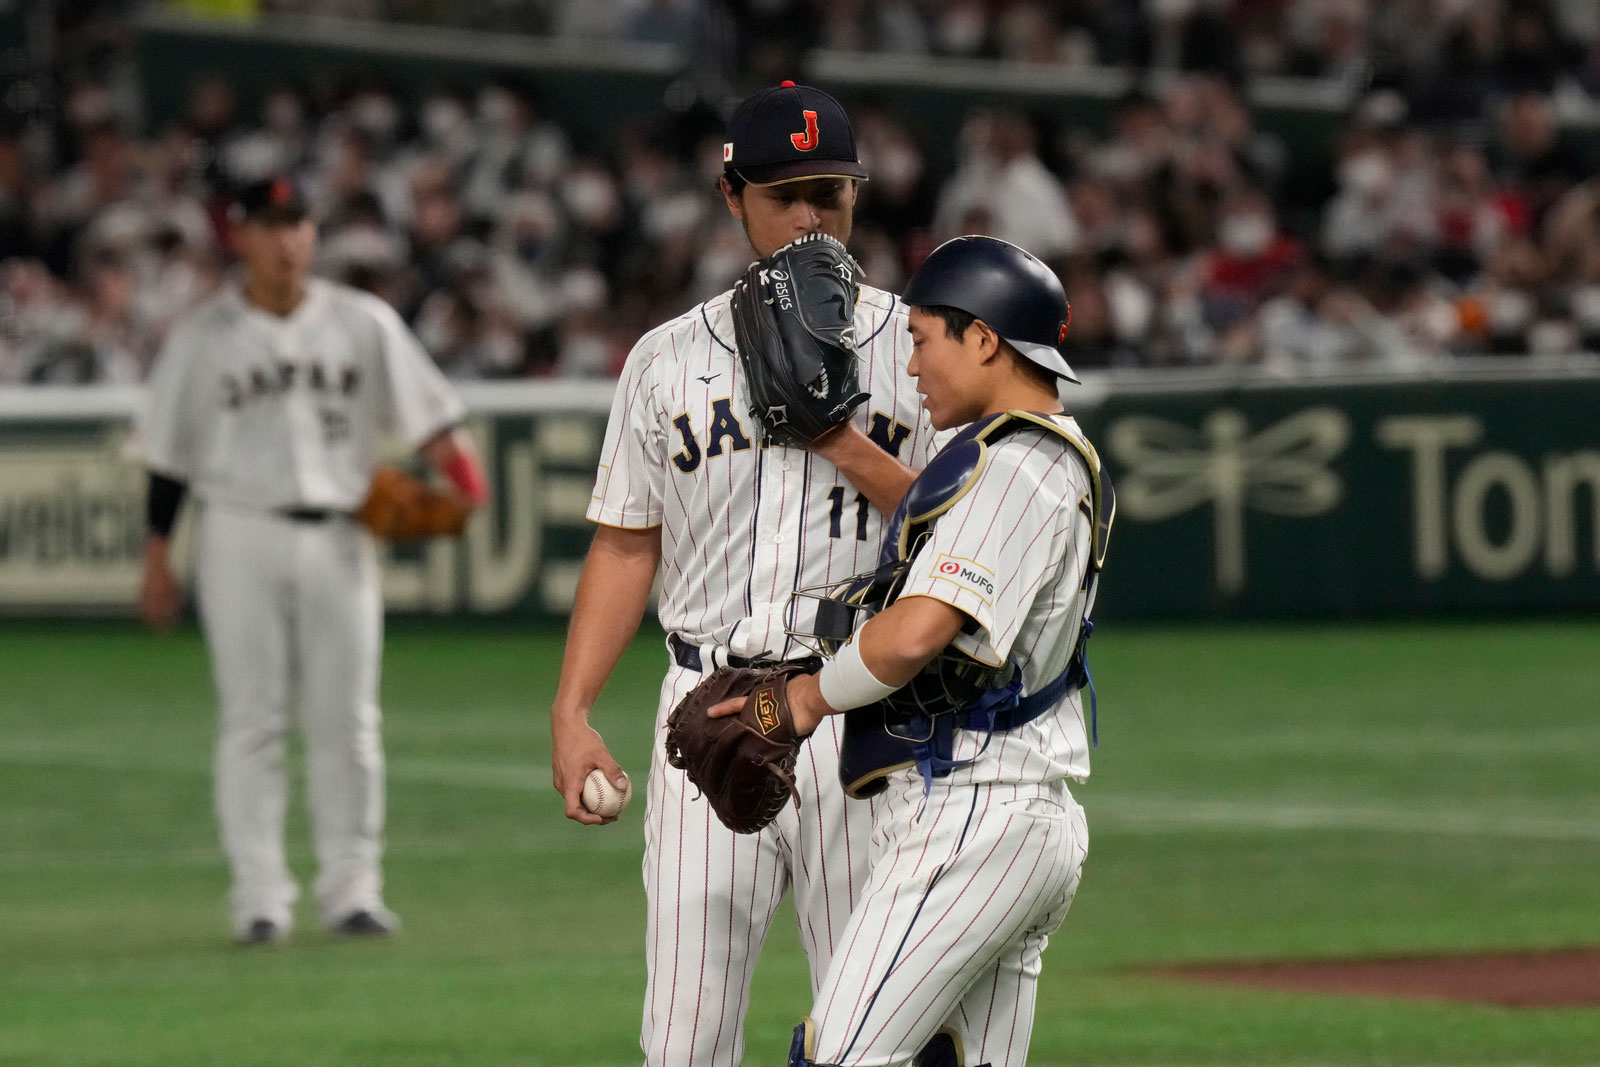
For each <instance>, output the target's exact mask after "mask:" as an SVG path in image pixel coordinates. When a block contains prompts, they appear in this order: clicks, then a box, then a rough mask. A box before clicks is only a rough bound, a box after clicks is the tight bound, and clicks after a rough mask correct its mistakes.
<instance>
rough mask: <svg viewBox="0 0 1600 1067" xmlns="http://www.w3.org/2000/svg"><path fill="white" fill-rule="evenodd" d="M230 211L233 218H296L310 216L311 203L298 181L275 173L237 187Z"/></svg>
mask: <svg viewBox="0 0 1600 1067" xmlns="http://www.w3.org/2000/svg"><path fill="white" fill-rule="evenodd" d="M231 214H232V215H233V218H234V221H235V222H243V221H245V220H247V219H248V220H251V221H254V222H299V221H300V220H302V219H306V218H309V217H310V216H311V205H310V204H309V203H308V202H307V201H306V197H305V191H304V190H302V189H301V188H300V185H299V183H298V182H296V181H295V180H294V179H293V178H291V177H289V176H288V175H286V174H279V175H276V176H274V177H271V178H263V179H262V180H261V181H257V182H251V183H250V184H249V185H247V186H245V187H244V188H243V189H241V190H239V195H238V197H237V198H236V199H235V200H234V202H233V207H232V209H231Z"/></svg>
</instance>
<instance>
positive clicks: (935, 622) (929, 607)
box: [856, 596, 967, 689]
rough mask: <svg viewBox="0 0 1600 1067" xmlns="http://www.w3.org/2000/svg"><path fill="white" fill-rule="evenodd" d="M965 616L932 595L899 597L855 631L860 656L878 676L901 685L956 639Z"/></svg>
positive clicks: (888, 682) (898, 685) (889, 683)
mask: <svg viewBox="0 0 1600 1067" xmlns="http://www.w3.org/2000/svg"><path fill="white" fill-rule="evenodd" d="M966 619H967V617H966V616H965V615H963V614H962V613H961V612H960V611H958V610H956V609H955V608H953V607H951V606H950V605H949V604H946V603H945V602H944V601H942V600H935V599H933V598H932V597H926V596H912V597H905V598H904V599H901V600H897V601H895V602H894V603H893V604H890V605H889V606H888V608H886V609H885V610H884V611H883V612H882V613H881V614H879V615H877V616H875V617H874V618H872V619H870V620H869V621H868V622H867V624H866V625H865V626H863V627H862V628H861V632H860V633H858V634H857V635H856V640H857V641H859V642H860V643H861V659H862V661H863V662H864V663H865V664H866V665H867V668H868V669H869V670H871V671H872V673H873V675H874V676H875V677H877V678H880V679H882V680H883V681H884V682H885V683H886V684H888V685H892V686H894V687H895V688H897V689H898V688H899V687H900V686H902V685H905V684H906V683H907V682H909V681H911V679H913V678H915V677H916V676H917V672H918V671H920V670H922V668H924V667H926V666H927V665H928V663H929V662H930V661H931V660H932V659H933V657H934V656H937V655H938V654H939V653H940V652H943V651H944V650H945V648H946V647H948V646H949V644H950V642H951V641H954V640H955V638H956V635H957V634H959V633H960V632H961V627H962V625H963V624H964V623H965V622H966Z"/></svg>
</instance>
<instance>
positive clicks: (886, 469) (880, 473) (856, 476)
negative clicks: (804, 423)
mask: <svg viewBox="0 0 1600 1067" xmlns="http://www.w3.org/2000/svg"><path fill="white" fill-rule="evenodd" d="M811 447H812V450H813V451H814V452H816V453H817V455H819V456H821V457H822V458H824V459H826V460H828V461H829V462H830V463H832V464H833V465H834V466H835V467H838V468H839V471H840V473H841V474H843V475H844V476H845V478H846V480H848V481H849V482H850V484H851V485H853V486H855V487H856V489H857V490H859V491H860V492H862V493H865V494H866V497H867V499H868V500H869V501H871V502H872V506H873V507H875V508H877V509H878V510H879V511H881V512H883V513H884V514H885V515H888V514H891V513H892V512H893V511H894V509H895V508H896V507H897V506H898V505H899V503H900V498H901V497H903V496H905V495H906V490H907V489H909V488H910V487H911V483H912V481H913V480H914V479H915V478H916V476H917V474H916V472H915V471H913V470H912V469H911V468H910V467H908V466H906V465H905V464H904V463H901V462H900V461H899V460H897V459H895V458H894V457H893V456H891V455H889V453H887V452H885V451H884V450H883V449H881V448H879V447H878V446H877V445H876V444H874V443H873V441H872V439H871V438H870V437H868V436H867V435H866V434H864V433H862V432H861V431H860V430H859V429H858V428H857V427H856V426H855V425H854V424H853V423H846V424H845V425H844V426H841V427H840V428H839V429H837V430H835V431H833V432H832V433H830V434H828V435H827V436H825V437H823V438H821V439H820V440H818V441H817V442H815V443H814V444H813V445H812V446H811Z"/></svg>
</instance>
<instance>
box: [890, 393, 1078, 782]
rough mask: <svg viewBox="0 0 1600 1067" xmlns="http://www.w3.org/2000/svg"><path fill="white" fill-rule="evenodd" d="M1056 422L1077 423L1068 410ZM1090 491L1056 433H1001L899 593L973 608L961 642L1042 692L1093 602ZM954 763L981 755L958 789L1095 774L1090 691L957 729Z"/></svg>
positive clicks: (957, 774)
mask: <svg viewBox="0 0 1600 1067" xmlns="http://www.w3.org/2000/svg"><path fill="white" fill-rule="evenodd" d="M1053 418H1054V421H1056V422H1057V423H1059V424H1061V425H1065V426H1069V427H1071V428H1072V429H1073V430H1074V431H1076V430H1077V424H1076V422H1075V421H1074V420H1073V419H1072V417H1071V416H1068V415H1057V416H1054V417H1053ZM1078 436H1081V433H1079V434H1078ZM1090 494H1091V485H1090V480H1089V471H1088V469H1087V467H1085V465H1084V461H1083V457H1082V456H1081V455H1080V454H1079V453H1078V451H1077V450H1076V449H1074V448H1073V447H1072V446H1071V445H1070V444H1068V443H1067V442H1066V441H1064V440H1062V439H1061V438H1060V437H1059V436H1057V435H1055V434H1053V433H1050V432H1049V431H1046V430H1042V429H1041V430H1032V429H1027V430H1020V431H1017V432H1015V433H1012V434H1010V435H1008V436H1006V437H1004V438H1002V439H1001V440H1000V441H999V442H998V443H996V444H994V445H991V446H990V448H989V458H988V463H987V464H986V465H985V467H984V469H983V471H982V472H981V473H980V474H979V476H978V480H977V482H976V483H975V484H974V485H973V487H972V488H971V489H970V490H968V491H967V493H966V494H965V495H964V496H962V497H961V498H960V499H959V500H957V501H956V502H955V504H954V505H953V506H952V507H951V508H950V510H948V511H946V512H945V513H944V514H943V515H940V516H939V518H938V519H936V520H935V521H934V523H933V527H932V533H931V535H930V536H929V538H928V540H927V541H926V542H924V544H923V545H922V547H921V548H920V549H919V550H918V552H917V555H916V557H915V558H914V559H913V561H912V563H911V568H910V571H909V573H908V576H907V579H906V583H905V586H904V588H903V590H902V591H901V593H900V596H901V597H907V596H930V597H933V598H934V599H936V600H942V601H944V602H945V603H947V604H950V605H952V606H953V607H956V608H958V609H960V610H961V611H963V612H965V613H966V614H967V615H970V616H971V617H972V618H973V619H976V620H977V622H978V624H979V625H980V626H981V627H982V631H981V632H980V633H978V634H975V635H971V636H962V637H959V638H957V640H956V642H955V644H956V646H957V647H958V648H960V649H961V650H962V651H964V652H966V653H968V654H969V655H972V656H975V657H976V658H978V659H980V660H982V661H984V662H986V663H991V664H995V665H999V664H1001V663H1004V662H1005V661H1006V660H1007V659H1013V660H1015V661H1016V662H1017V663H1018V664H1019V665H1020V666H1021V668H1022V681H1023V692H1025V693H1031V692H1034V691H1035V690H1037V689H1040V688H1042V687H1044V686H1045V685H1047V684H1048V683H1049V682H1050V681H1051V680H1052V679H1054V678H1055V677H1056V675H1057V674H1059V673H1060V672H1061V671H1062V670H1063V669H1064V668H1065V667H1066V665H1067V661H1068V659H1069V658H1070V657H1071V655H1072V650H1073V647H1074V645H1075V644H1076V642H1077V640H1078V631H1079V629H1080V628H1081V626H1082V622H1083V617H1084V615H1085V614H1086V613H1087V612H1088V611H1089V609H1090V608H1091V607H1093V604H1092V603H1091V602H1090V601H1091V599H1092V593H1090V592H1086V591H1085V589H1084V585H1085V578H1086V576H1087V574H1088V570H1089V564H1090V559H1091V548H1090V542H1091V539H1092V536H1093V523H1092V520H1091V518H1090V516H1089V511H1090V504H1089V501H1090ZM985 740H988V741H989V744H988V747H987V748H985V747H984V742H985ZM954 758H955V759H958V760H966V759H970V760H973V761H974V762H973V763H972V764H971V765H970V766H967V767H963V768H959V769H957V770H955V771H954V772H952V774H951V778H950V784H951V785H961V784H967V783H976V782H1049V781H1055V780H1058V779H1061V778H1074V779H1076V780H1078V781H1080V782H1081V781H1083V780H1084V779H1086V778H1088V777H1089V743H1088V736H1087V731H1086V729H1085V726H1084V708H1083V698H1082V696H1081V694H1079V693H1076V692H1075V693H1072V694H1070V695H1069V696H1066V697H1064V698H1062V700H1061V702H1060V703H1059V704H1058V705H1057V706H1056V707H1055V708H1054V709H1052V710H1051V711H1048V712H1046V713H1045V714H1043V715H1041V716H1039V717H1038V718H1036V719H1033V720H1031V721H1030V722H1027V723H1024V724H1022V725H1021V726H1019V727H1016V728H1015V729H1013V730H1010V731H1007V732H1005V733H997V734H995V735H994V736H993V738H992V739H987V738H986V737H985V735H984V734H982V733H978V732H971V731H965V730H958V731H957V732H956V741H955V749H954Z"/></svg>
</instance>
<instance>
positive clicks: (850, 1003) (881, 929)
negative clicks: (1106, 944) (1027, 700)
mask: <svg viewBox="0 0 1600 1067" xmlns="http://www.w3.org/2000/svg"><path fill="white" fill-rule="evenodd" d="M921 805H922V781H921V778H920V777H919V776H918V775H917V774H915V773H914V772H909V771H907V772H900V773H899V774H897V775H895V776H894V777H893V778H892V779H891V786H890V791H889V794H888V795H887V796H886V797H885V798H880V801H879V808H878V818H879V821H878V825H877V829H878V835H877V837H876V838H875V841H874V844H875V863H874V867H873V871H872V877H871V880H870V881H869V882H868V885H867V889H866V892H865V895H864V896H863V898H862V900H861V903H860V904H859V905H858V907H857V908H856V911H855V912H854V913H853V914H852V915H851V917H850V925H849V929H848V930H847V931H846V933H845V936H844V940H843V942H842V944H841V947H840V949H839V952H838V954H837V955H836V956H835V957H834V964H833V966H832V967H831V968H830V969H829V971H828V976H827V979H826V980H825V981H824V983H823V988H822V991H821V993H819V994H818V997H817V1001H816V1006H815V1008H814V1009H813V1013H812V1017H813V1019H814V1020H815V1022H816V1025H817V1043H816V1061H817V1062H818V1063H826V1064H842V1065H848V1067H868V1065H872V1067H881V1065H900V1064H908V1063H910V1061H911V1057H912V1056H914V1055H915V1054H916V1053H917V1051H918V1050H920V1049H921V1048H922V1047H923V1046H924V1045H925V1044H926V1043H927V1042H928V1041H929V1040H930V1039H931V1038H932V1037H933V1035H934V1034H935V1033H937V1032H938V1030H939V1029H940V1028H941V1027H942V1026H946V1025H952V1024H953V1025H954V1026H955V1027H956V1029H957V1030H958V1032H961V1033H962V1037H963V1043H964V1045H965V1047H966V1053H967V1055H966V1060H967V1062H968V1063H982V1062H992V1063H993V1064H994V1065H995V1067H1001V1065H1002V1064H1006V1065H1008V1067H1010V1065H1020V1064H1022V1063H1023V1061H1024V1058H1025V1057H1026V1054H1027V1037H1028V1033H1029V1032H1031V1029H1032V1012H1033V1003H1034V995H1035V991H1036V988H1037V979H1038V956H1039V953H1040V952H1042V951H1043V948H1044V945H1045V943H1046V941H1047V940H1048V937H1049V935H1050V934H1051V933H1052V932H1054V931H1055V930H1056V928H1057V927H1059V926H1060V924H1061V921H1062V920H1063V919H1064V918H1065V916H1066V912H1067V908H1068V907H1069V906H1070V904H1071V902H1072V896H1073V894H1074V893H1075V892H1076V890H1077V884H1078V879H1079V877H1080V874H1081V871H1082V865H1083V859H1084V856H1085V854H1086V852H1087V848H1088V833H1087V827H1086V825H1085V823H1084V821H1083V816H1082V810H1081V809H1080V808H1079V807H1078V806H1077V804H1076V802H1075V801H1073V800H1072V798H1071V795H1070V793H1068V792H1067V790H1066V787H1065V786H1064V785H1063V784H1061V783H1051V784H1049V785H1041V786H1012V785H995V786H988V785H979V786H957V787H953V788H952V787H949V786H945V785H942V784H938V783H936V784H935V787H934V788H933V790H932V791H931V794H930V796H929V798H928V801H927V806H926V810H925V811H923V813H922V816H921V818H920V820H919V819H917V818H916V813H917V810H918V808H919V807H920V806H921ZM983 987H987V988H983ZM991 1001H993V1005H992V1014H991V1015H990V1016H988V1017H986V1018H983V1019H978V1018H976V1016H977V1013H978V1009H979V1006H980V1004H981V1005H985V1006H986V1008H985V1010H989V1009H988V1007H987V1006H988V1005H989V1004H990V1002H991ZM960 1009H965V1012H963V1011H962V1010H960ZM1002 1011H1008V1012H1014V1013H1015V1015H1016V1020H1015V1022H1014V1023H1013V1021H1012V1020H1011V1019H1006V1020H1000V1019H999V1018H998V1015H999V1013H1000V1012H1002ZM1024 1015H1026V1019H1025V1020H1024V1018H1023V1016H1024ZM964 1019H965V1021H966V1022H967V1023H969V1024H970V1025H964V1024H963V1021H964ZM1024 1022H1025V1023H1026V1025H1024ZM1002 1031H1004V1033H1005V1034H1006V1035H1009V1036H1003V1035H1002ZM991 1033H992V1035H993V1036H991Z"/></svg>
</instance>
